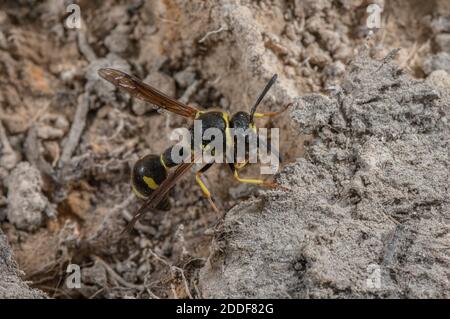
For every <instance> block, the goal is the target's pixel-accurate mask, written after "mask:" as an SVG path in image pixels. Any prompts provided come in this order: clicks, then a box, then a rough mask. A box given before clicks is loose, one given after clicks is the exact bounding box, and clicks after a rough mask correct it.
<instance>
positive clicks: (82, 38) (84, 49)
mask: <svg viewBox="0 0 450 319" xmlns="http://www.w3.org/2000/svg"><path fill="white" fill-rule="evenodd" d="M77 44H78V49H79V50H80V52H81V54H83V55H84V57H85V58H86V60H88V61H89V62H92V61H94V60H95V59H97V55H96V54H95V52H94V50H92V48H91V46H90V45H89V42H88V40H87V36H86V26H85V24H84V22H83V21H81V28H80V30H78V32H77Z"/></svg>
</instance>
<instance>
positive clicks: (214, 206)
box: [195, 172, 219, 213]
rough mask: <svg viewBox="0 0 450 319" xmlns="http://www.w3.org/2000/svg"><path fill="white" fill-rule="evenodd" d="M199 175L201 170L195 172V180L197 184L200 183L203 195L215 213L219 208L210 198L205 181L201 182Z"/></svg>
mask: <svg viewBox="0 0 450 319" xmlns="http://www.w3.org/2000/svg"><path fill="white" fill-rule="evenodd" d="M201 175H202V173H201V172H196V173H195V180H196V181H197V183H198V185H200V188H201V190H202V192H203V195H205V197H206V198H207V199H208V201H209V203H210V204H211V207H212V208H213V209H214V211H215V212H216V213H219V209H218V208H217V206H216V204H214V202H213V200H212V198H211V192H210V191H209V190H208V188H207V187H206V185H205V183H204V182H203V180H202V177H201Z"/></svg>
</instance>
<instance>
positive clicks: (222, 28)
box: [198, 26, 228, 43]
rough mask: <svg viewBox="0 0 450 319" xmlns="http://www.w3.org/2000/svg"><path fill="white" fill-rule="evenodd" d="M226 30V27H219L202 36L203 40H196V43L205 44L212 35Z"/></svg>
mask: <svg viewBox="0 0 450 319" xmlns="http://www.w3.org/2000/svg"><path fill="white" fill-rule="evenodd" d="M227 30H228V28H227V27H226V26H221V27H220V28H219V29H217V30H213V31H209V32H208V33H206V34H205V35H204V36H203V38H201V39H200V40H198V43H203V42H205V40H206V39H207V38H208V37H209V36H210V35H212V34H217V33H220V32H222V31H227Z"/></svg>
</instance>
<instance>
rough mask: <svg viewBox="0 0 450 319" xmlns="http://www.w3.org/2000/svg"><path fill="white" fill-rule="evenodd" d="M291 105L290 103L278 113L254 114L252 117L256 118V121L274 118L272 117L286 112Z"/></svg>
mask: <svg viewBox="0 0 450 319" xmlns="http://www.w3.org/2000/svg"><path fill="white" fill-rule="evenodd" d="M291 105H292V103H289V104H287V105H286V106H285V107H284V108H283V109H282V110H281V111H278V112H263V113H255V114H254V115H253V117H255V118H257V119H262V118H264V117H274V116H277V115H280V114H281V113H283V112H284V111H286V110H287V109H288V108H289V106H291Z"/></svg>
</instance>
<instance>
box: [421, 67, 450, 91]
mask: <svg viewBox="0 0 450 319" xmlns="http://www.w3.org/2000/svg"><path fill="white" fill-rule="evenodd" d="M426 82H427V83H429V84H430V85H431V86H438V87H441V88H447V89H449V88H450V74H448V73H447V72H446V71H444V70H436V71H433V72H431V74H430V75H429V76H428V78H427V79H426Z"/></svg>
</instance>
